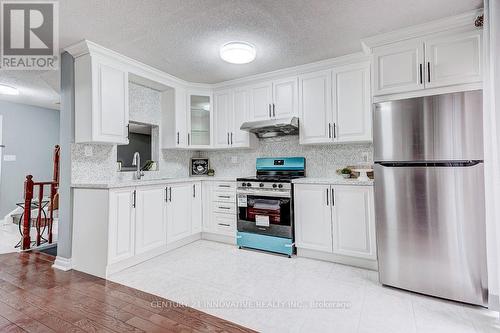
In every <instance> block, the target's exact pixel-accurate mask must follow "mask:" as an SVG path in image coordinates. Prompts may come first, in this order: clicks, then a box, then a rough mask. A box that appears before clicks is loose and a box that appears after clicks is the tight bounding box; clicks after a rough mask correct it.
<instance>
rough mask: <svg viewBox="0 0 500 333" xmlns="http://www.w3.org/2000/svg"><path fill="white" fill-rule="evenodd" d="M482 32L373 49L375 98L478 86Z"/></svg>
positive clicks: (439, 35) (434, 36) (442, 35)
mask: <svg viewBox="0 0 500 333" xmlns="http://www.w3.org/2000/svg"><path fill="white" fill-rule="evenodd" d="M481 41H482V31H481V30H477V29H475V30H469V31H452V32H445V33H437V34H430V35H427V36H425V37H422V38H414V39H410V40H406V41H401V42H395V43H391V44H387V45H383V46H379V47H375V48H374V49H373V64H374V68H373V70H374V80H373V95H374V96H380V95H388V94H395V93H405V92H412V91H418V90H422V89H430V88H441V87H446V86H454V85H457V86H458V85H464V84H471V83H478V82H481V80H482V75H481V71H482V68H481V57H482V53H481V47H482V46H481Z"/></svg>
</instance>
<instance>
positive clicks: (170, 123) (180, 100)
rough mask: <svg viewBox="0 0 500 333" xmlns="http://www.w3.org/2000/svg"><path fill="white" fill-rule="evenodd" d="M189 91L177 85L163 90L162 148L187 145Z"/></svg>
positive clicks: (184, 146)
mask: <svg viewBox="0 0 500 333" xmlns="http://www.w3.org/2000/svg"><path fill="white" fill-rule="evenodd" d="M187 117H188V112H187V92H186V89H185V88H183V87H180V86H179V87H176V88H172V89H168V90H165V91H163V92H161V136H162V137H161V144H162V149H172V148H186V147H187V137H188V130H187V123H188V120H187Z"/></svg>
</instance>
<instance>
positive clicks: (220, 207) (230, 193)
mask: <svg viewBox="0 0 500 333" xmlns="http://www.w3.org/2000/svg"><path fill="white" fill-rule="evenodd" d="M205 185H206V186H205ZM203 193H204V194H205V197H204V205H203V209H204V211H203V215H204V217H205V218H206V220H205V219H204V220H203V223H204V224H203V231H204V232H206V233H210V234H216V235H221V236H228V237H236V220H237V217H236V211H237V207H236V183H235V182H213V183H205V184H204V192H203Z"/></svg>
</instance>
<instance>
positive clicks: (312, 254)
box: [297, 248, 378, 271]
mask: <svg viewBox="0 0 500 333" xmlns="http://www.w3.org/2000/svg"><path fill="white" fill-rule="evenodd" d="M297 257H305V258H309V259H316V260H323V261H331V262H335V263H338V264H343V265H348V266H354V267H360V268H365V269H369V270H372V271H378V262H377V260H369V259H363V258H354V257H349V256H342V255H338V254H333V253H327V252H321V251H315V250H309V249H301V248H297Z"/></svg>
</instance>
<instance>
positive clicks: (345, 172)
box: [340, 168, 351, 179]
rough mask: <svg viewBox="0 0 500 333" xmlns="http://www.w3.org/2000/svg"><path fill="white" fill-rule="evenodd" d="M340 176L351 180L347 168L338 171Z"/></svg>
mask: <svg viewBox="0 0 500 333" xmlns="http://www.w3.org/2000/svg"><path fill="white" fill-rule="evenodd" d="M340 174H341V175H342V177H344V178H345V179H347V178H351V169H349V168H343V169H342V170H340Z"/></svg>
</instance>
